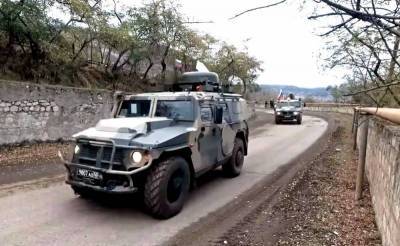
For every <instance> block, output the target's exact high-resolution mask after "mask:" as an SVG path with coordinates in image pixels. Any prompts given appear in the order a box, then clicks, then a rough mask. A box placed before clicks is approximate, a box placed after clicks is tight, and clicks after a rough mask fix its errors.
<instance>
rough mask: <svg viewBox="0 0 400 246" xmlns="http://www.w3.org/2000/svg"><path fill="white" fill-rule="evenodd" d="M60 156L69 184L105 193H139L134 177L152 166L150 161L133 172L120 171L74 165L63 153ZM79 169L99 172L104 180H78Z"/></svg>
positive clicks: (59, 153)
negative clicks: (77, 171) (77, 172)
mask: <svg viewBox="0 0 400 246" xmlns="http://www.w3.org/2000/svg"><path fill="white" fill-rule="evenodd" d="M58 156H59V157H60V159H61V161H62V162H63V163H64V166H65V168H66V169H67V174H68V175H67V179H66V181H65V182H66V183H67V184H69V185H71V186H76V187H81V188H85V189H89V190H93V191H97V192H105V193H119V194H124V193H135V192H137V191H138V188H137V187H135V186H134V182H133V175H134V174H137V173H140V172H142V171H145V170H146V169H148V168H149V167H150V166H151V161H149V162H148V163H147V164H146V165H145V166H143V167H140V168H137V169H134V170H131V171H118V170H111V169H104V168H99V167H93V166H87V165H82V164H77V163H72V162H70V161H67V160H65V158H64V157H63V156H62V154H61V152H58ZM77 169H85V170H90V171H96V172H99V173H101V174H102V177H103V179H102V180H101V181H98V180H93V179H89V178H86V179H85V178H78V176H77V175H76V170H77Z"/></svg>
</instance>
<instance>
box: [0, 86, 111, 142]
mask: <svg viewBox="0 0 400 246" xmlns="http://www.w3.org/2000/svg"><path fill="white" fill-rule="evenodd" d="M112 96H113V93H112V92H111V91H107V90H89V89H79V88H71V87H60V86H50V85H38V84H31V83H22V82H12V81H4V80H0V145H4V144H15V143H21V142H24V141H55V140H59V139H70V138H71V135H72V134H74V133H76V132H78V131H80V130H82V129H85V128H87V127H88V126H92V125H94V124H95V123H96V122H97V121H98V120H99V119H101V118H106V117H110V115H111V108H112V98H113V97H112Z"/></svg>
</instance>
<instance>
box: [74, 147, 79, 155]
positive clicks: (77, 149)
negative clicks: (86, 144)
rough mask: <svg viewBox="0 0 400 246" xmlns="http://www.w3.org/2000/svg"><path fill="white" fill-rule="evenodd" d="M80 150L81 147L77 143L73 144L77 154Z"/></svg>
mask: <svg viewBox="0 0 400 246" xmlns="http://www.w3.org/2000/svg"><path fill="white" fill-rule="evenodd" d="M80 151H81V147H79V145H75V149H74V153H75V154H76V155H77V154H79V152H80Z"/></svg>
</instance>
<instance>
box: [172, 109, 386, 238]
mask: <svg viewBox="0 0 400 246" xmlns="http://www.w3.org/2000/svg"><path fill="white" fill-rule="evenodd" d="M323 117H325V118H326V119H327V120H328V121H329V123H330V124H329V130H328V132H327V133H326V134H325V135H324V136H323V137H322V138H321V139H319V141H318V142H316V143H315V144H314V145H313V146H312V147H311V148H310V149H309V150H308V151H307V152H306V153H304V154H302V155H301V156H300V157H299V158H298V159H297V160H296V161H294V162H293V163H289V164H288V165H287V166H285V167H283V168H281V169H279V170H277V171H276V172H275V173H274V174H273V175H271V176H270V177H267V178H266V180H265V181H263V182H262V183H260V184H258V185H257V186H256V187H254V188H253V189H252V190H251V191H249V192H247V194H244V195H243V196H241V197H238V198H237V199H235V201H234V202H232V203H231V204H228V205H227V206H225V207H224V208H222V209H220V210H219V211H216V212H215V213H213V214H211V215H210V216H208V218H205V219H202V220H201V221H199V222H198V223H196V224H194V225H192V226H190V227H189V228H186V229H185V230H184V231H183V232H181V233H180V234H178V235H177V236H176V237H174V238H173V239H171V240H170V244H171V245H380V244H381V241H380V236H379V232H378V231H377V227H376V225H375V220H374V212H373V208H372V205H371V197H370V194H369V190H368V184H367V183H365V184H364V189H365V191H364V194H365V196H364V198H363V199H362V200H361V201H360V202H359V203H358V204H357V203H356V202H355V201H354V184H355V173H356V168H357V159H356V155H355V153H354V152H353V150H352V147H351V146H352V143H351V132H350V131H351V130H350V127H351V117H348V116H344V115H340V114H324V115H323Z"/></svg>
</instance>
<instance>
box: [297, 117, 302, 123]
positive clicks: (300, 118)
mask: <svg viewBox="0 0 400 246" xmlns="http://www.w3.org/2000/svg"><path fill="white" fill-rule="evenodd" d="M301 121H302V117H301V116H299V117H297V124H298V125H301Z"/></svg>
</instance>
